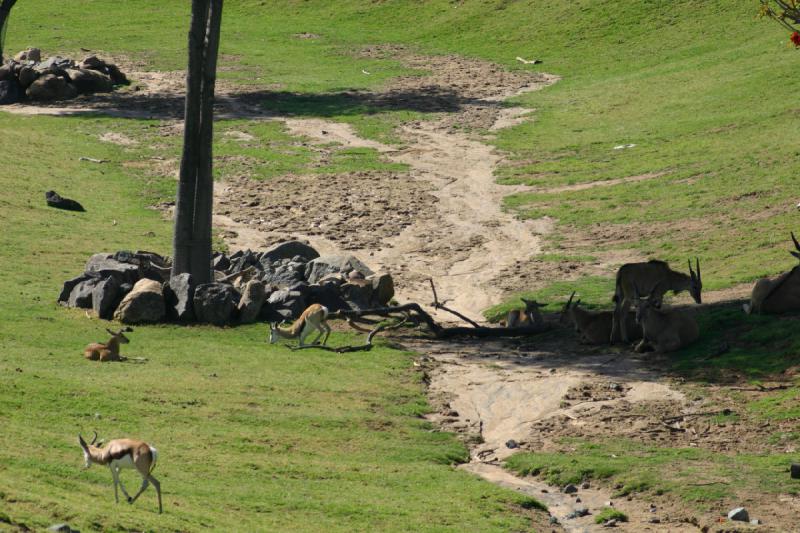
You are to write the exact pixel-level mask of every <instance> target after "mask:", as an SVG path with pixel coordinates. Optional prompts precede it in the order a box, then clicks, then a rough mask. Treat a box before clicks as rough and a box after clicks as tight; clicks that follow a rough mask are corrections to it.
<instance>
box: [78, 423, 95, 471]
mask: <svg viewBox="0 0 800 533" xmlns="http://www.w3.org/2000/svg"><path fill="white" fill-rule="evenodd" d="M95 442H97V432H96V431H95V432H94V438H93V439H92V442H90V443H89V444H86V441H85V440H83V437H82V436H81V434H80V433H78V444H80V445H81V448H82V449H83V459H84V461H86V468H89V467H90V466H92V454H91V452H90V451H89V446H94V443H95Z"/></svg>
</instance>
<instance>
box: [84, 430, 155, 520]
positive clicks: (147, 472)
mask: <svg viewBox="0 0 800 533" xmlns="http://www.w3.org/2000/svg"><path fill="white" fill-rule="evenodd" d="M96 441H97V432H95V433H94V438H93V439H92V442H90V443H89V444H86V441H85V440H83V437H81V436H80V435H78V443H80V445H81V448H83V458H84V459H85V461H86V468H89V467H90V466H92V463H97V464H99V465H108V468H109V469H110V470H111V477H112V478H113V479H114V499H115V500H116V502H117V503H119V494H118V493H117V486H119V488H121V489H122V493H123V494H124V495H125V497H126V498H127V499H128V503H131V504H132V503H133V502H135V501H136V499H137V498H138V497H139V495H140V494H141V493H142V492H144V489H146V488H147V486H148V485H149V484H150V483H152V484H153V486H154V487H155V488H156V493H157V494H158V512H159V513H161V512H162V510H163V508H162V507H161V483H159V482H158V480H157V479H156V478H154V477H153V470H154V469H155V467H156V460H157V459H158V451H157V450H156V449H155V448H153V447H152V446H150V445H149V444H147V443H146V442H143V441H140V440H133V439H115V440H112V441H109V443H108V444H107V445H106V446H105V448H102V447H101V446H102V443H100V444H98V445H97V446H95V444H94V443H95V442H96ZM123 468H135V469H136V471H137V472H139V475H141V476H142V486H141V488H140V489H139V492H137V493H136V496H134V497H132V498H131V496H130V495H129V494H128V492H127V491H126V490H125V486H124V485H123V484H122V482H121V481H120V480H119V471H120V470H121V469H123Z"/></svg>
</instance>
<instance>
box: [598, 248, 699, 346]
mask: <svg viewBox="0 0 800 533" xmlns="http://www.w3.org/2000/svg"><path fill="white" fill-rule="evenodd" d="M695 261H696V267H695V268H696V269H697V272H695V271H694V270H692V262H691V261H689V275H688V276H687V275H686V274H684V273H683V272H676V271H675V270H672V269H671V268H670V267H669V265H667V263H665V262H664V261H658V260H655V259H653V260H651V261H648V262H646V263H628V264H625V265H622V266H621V267H620V268H619V270H618V271H617V281H616V287H615V289H614V320H613V325H612V328H611V342H617V341H618V340H620V338H621V339H622V342H630V338H629V335H628V332H627V328H626V322H627V321H623V320H621V318H622V317H623V316H626V315H627V313H628V312H629V311H630V309H631V305H633V303H634V299H635V296H634V286H635V287H638V289H639V290H640V291H643V293H642V294H650V295H651V296H652V297H653V300H652V301H651V306H654V307H656V308H658V307H660V306H661V301H662V300H663V299H664V293H666V292H667V291H672V292H673V293H678V292H682V291H687V290H688V291H689V294H691V295H692V298H694V301H695V302H697V303H700V302H701V291H702V289H703V281H702V279H701V278H700V260H699V259H696V258H695Z"/></svg>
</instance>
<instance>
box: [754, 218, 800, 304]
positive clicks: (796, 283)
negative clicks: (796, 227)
mask: <svg viewBox="0 0 800 533" xmlns="http://www.w3.org/2000/svg"><path fill="white" fill-rule="evenodd" d="M791 235H792V241H793V242H794V247H795V250H793V251H790V252H789V253H790V254H792V255H793V256H794V257H796V258H798V259H800V243H798V242H797V239H796V238H795V236H794V233H792V234H791ZM744 310H745V312H746V313H747V314H750V313H763V314H779V313H785V312H787V311H797V310H800V265H797V266H795V267H794V268H793V269H791V270H790V271H789V272H784V273H783V274H781V275H779V276H777V277H775V278H762V279H760V280H758V281H756V283H755V285H753V292H752V293H751V295H750V303H747V304H744Z"/></svg>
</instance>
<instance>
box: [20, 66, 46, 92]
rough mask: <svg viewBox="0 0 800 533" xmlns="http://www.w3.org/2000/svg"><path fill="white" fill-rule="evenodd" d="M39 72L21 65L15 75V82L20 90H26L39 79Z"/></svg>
mask: <svg viewBox="0 0 800 533" xmlns="http://www.w3.org/2000/svg"><path fill="white" fill-rule="evenodd" d="M39 74H40V72H39V71H37V70H36V69H34V68H33V67H32V66H30V65H23V66H22V67H20V69H19V72H18V73H17V81H19V86H20V87H21V88H22V89H27V88H28V87H30V86H31V84H32V83H33V82H35V81H36V80H37V78H39Z"/></svg>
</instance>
